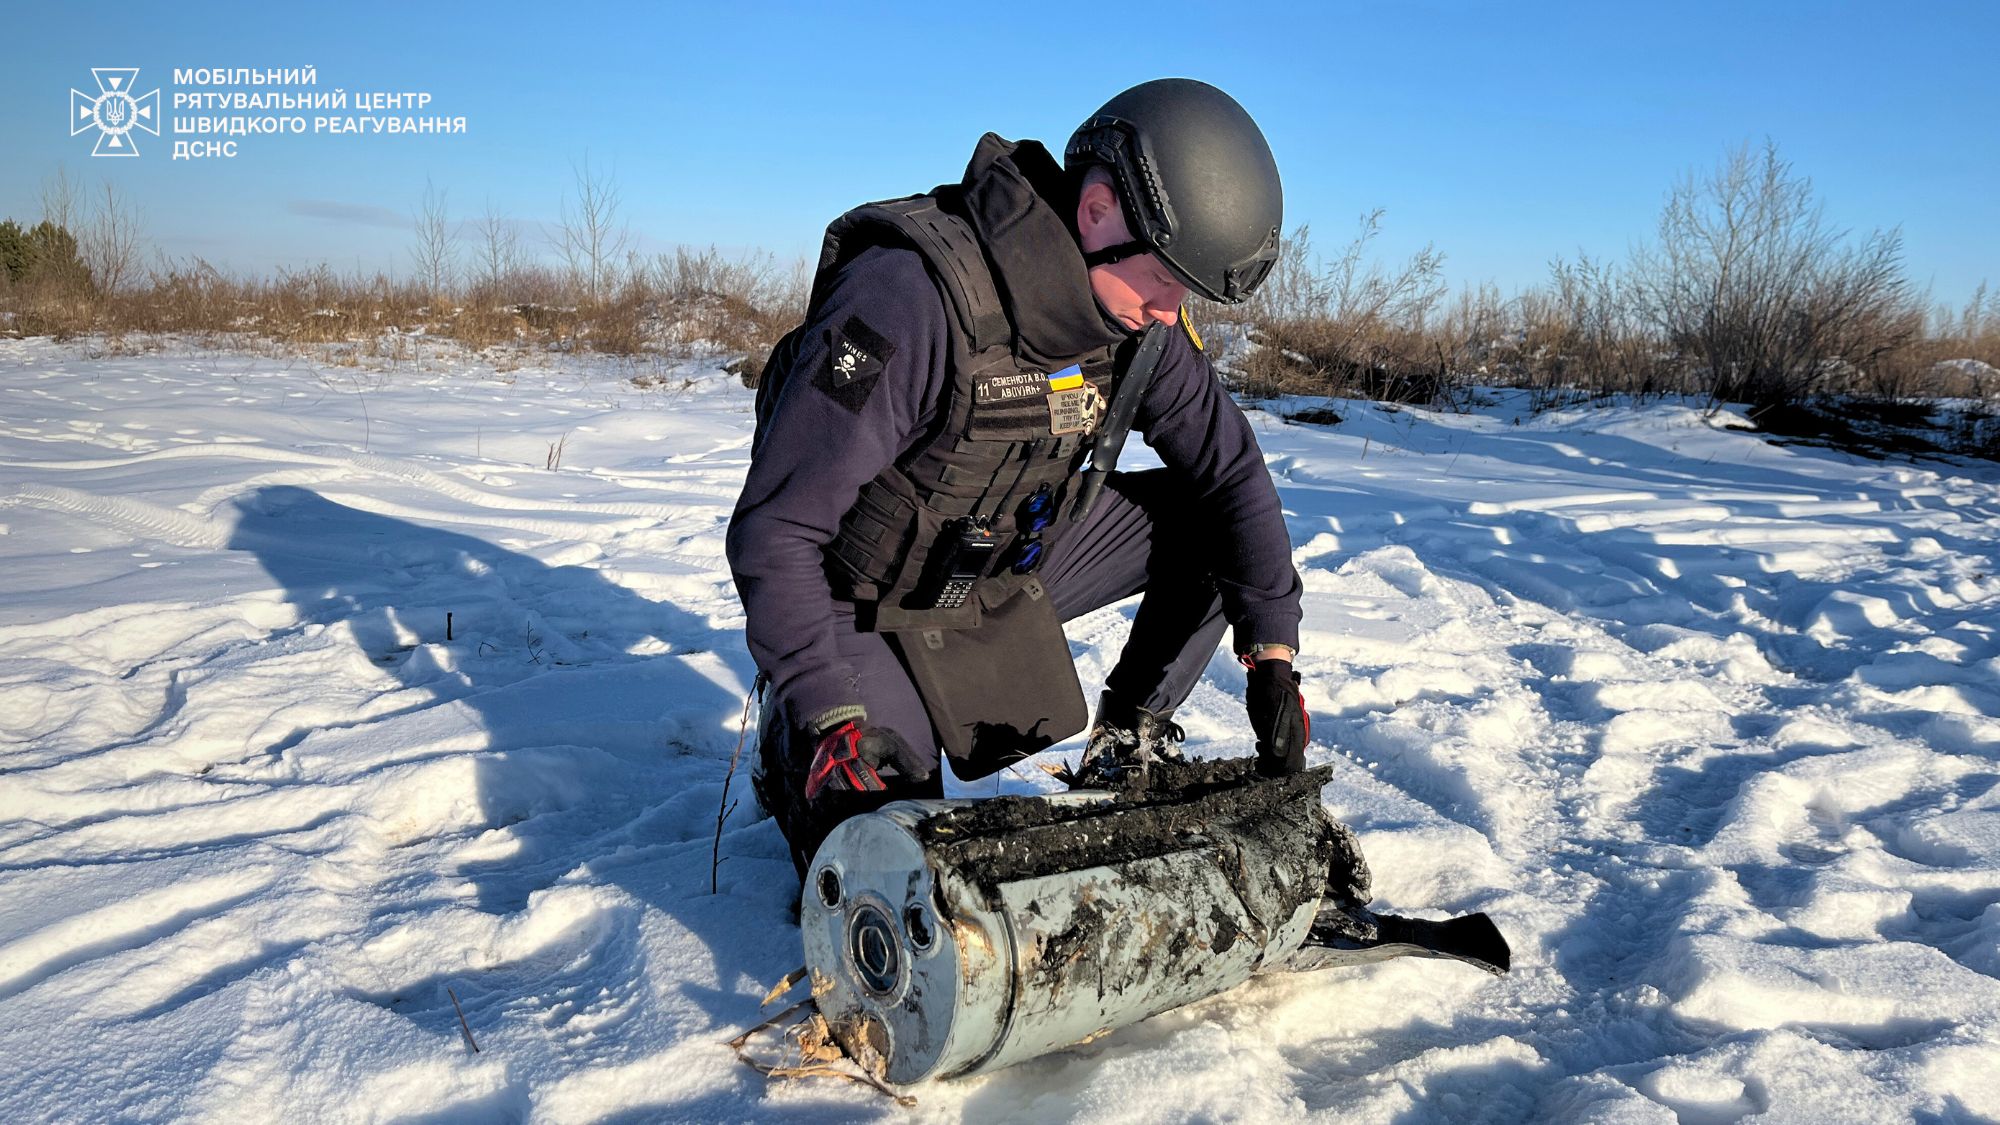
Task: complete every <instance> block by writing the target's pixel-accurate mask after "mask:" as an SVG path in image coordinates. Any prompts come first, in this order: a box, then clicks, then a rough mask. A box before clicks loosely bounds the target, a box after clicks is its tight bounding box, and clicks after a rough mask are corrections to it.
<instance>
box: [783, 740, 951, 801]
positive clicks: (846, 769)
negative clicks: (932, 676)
mask: <svg viewBox="0 0 2000 1125" xmlns="http://www.w3.org/2000/svg"><path fill="white" fill-rule="evenodd" d="M884 766H893V767H894V768H895V773H894V774H893V775H892V776H893V777H899V778H902V779H904V780H907V781H922V780H924V779H925V778H928V777H929V776H930V775H931V770H932V766H931V764H930V763H929V762H926V761H924V760H923V759H922V758H920V757H918V755H917V752H916V751H915V750H914V749H912V748H911V747H910V744H909V743H907V742H905V741H903V736H902V735H899V734H897V733H896V732H895V731H892V730H890V729H888V728H887V727H864V726H861V725H860V724H858V723H855V722H853V721H851V720H850V721H848V722H845V723H842V724H840V725H839V726H837V727H835V728H833V729H832V730H830V731H828V732H826V734H824V735H822V736H821V737H820V740H819V742H818V743H817V744H815V745H814V747H813V760H812V767H811V768H810V769H809V770H807V771H806V800H808V801H817V800H819V797H820V794H822V793H825V792H827V791H828V790H845V791H848V792H853V793H877V792H880V791H882V790H884V789H887V788H888V785H887V784H885V783H884V782H883V780H882V774H881V772H880V771H881V769H882V767H884Z"/></svg>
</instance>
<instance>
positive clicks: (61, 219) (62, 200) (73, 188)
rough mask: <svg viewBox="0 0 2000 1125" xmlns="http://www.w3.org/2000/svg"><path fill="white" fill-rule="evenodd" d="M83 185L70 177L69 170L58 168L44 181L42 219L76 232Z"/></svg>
mask: <svg viewBox="0 0 2000 1125" xmlns="http://www.w3.org/2000/svg"><path fill="white" fill-rule="evenodd" d="M82 199H83V187H82V185H80V184H78V183H77V182H76V181H75V180H72V179H70V178H69V170H68V169H66V168H64V167H63V166H62V165H60V164H58V165H56V170H55V172H54V173H53V174H51V175H50V176H49V177H48V178H47V179H45V180H43V181H42V219H43V220H44V221H46V222H50V223H54V224H55V225H56V226H59V227H61V228H63V229H64V230H66V231H69V232H70V233H71V234H74V233H76V226H77V215H78V212H79V211H81V210H82Z"/></svg>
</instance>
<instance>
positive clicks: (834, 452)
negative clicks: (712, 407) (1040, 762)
mask: <svg viewBox="0 0 2000 1125" xmlns="http://www.w3.org/2000/svg"><path fill="white" fill-rule="evenodd" d="M945 315H946V313H945V306H944V297H943V294H941V293H940V292H939V291H938V288H937V285H936V283H934V282H933V281H932V280H931V277H930V273H929V270H928V269H927V267H926V266H925V265H924V261H923V259H922V257H920V256H919V255H918V254H917V253H916V252H915V251H914V250H907V249H900V248H890V247H875V248H871V249H869V250H866V251H863V252H862V253H861V254H859V255H856V256H855V258H854V260H853V261H852V262H850V263H848V264H847V265H846V266H845V267H843V268H842V269H841V271H840V272H839V274H838V275H837V276H836V278H835V280H834V283H833V285H832V286H831V288H830V289H829V291H828V294H827V296H826V299H825V301H824V302H823V303H822V305H821V307H820V309H819V311H818V312H817V313H816V314H815V315H814V317H813V320H812V322H811V324H810V325H809V326H808V327H807V330H806V332H805V334H804V337H803V339H802V340H801V342H800V348H799V353H798V358H797V360H796V362H795V363H794V364H793V367H792V371H791V374H790V376H789V377H788V378H787V379H786V381H785V384H784V388H783V391H782V393H781V396H780V398H779V399H778V401H777V404H776V409H775V410H774V411H773V412H772V415H771V419H770V422H769V424H768V426H767V428H766V430H765V432H764V435H763V438H762V441H761V445H760V447H759V450H758V453H757V457H756V459H755V460H754V461H753V462H752V463H751V466H750V474H749V477H748V478H747V479H746V480H745V482H744V485H743V494H742V496H741V497H740V498H739V499H738V500H737V502H736V512H735V514H734V516H732V517H731V519H730V524H729V533H728V540H727V541H728V551H729V568H730V570H731V572H732V573H733V574H734V575H735V578H736V590H737V593H738V594H739V595H740V596H741V597H742V599H743V612H744V615H745V618H746V632H747V634H748V638H749V644H750V654H751V656H752V657H754V658H755V659H756V661H757V666H758V667H759V668H761V669H763V670H765V671H767V672H769V673H770V674H771V678H772V686H773V687H774V688H775V689H776V690H777V691H778V692H779V693H780V696H779V698H781V699H784V700H785V701H786V707H787V709H788V711H789V713H790V717H791V719H792V721H794V722H798V723H804V722H805V721H806V720H808V719H811V718H813V717H814V716H817V715H822V714H825V713H826V712H828V711H831V710H833V709H835V708H843V707H850V706H855V705H858V704H859V703H860V701H861V699H860V693H859V691H858V690H857V689H856V687H855V684H854V682H853V678H852V676H851V674H850V673H849V672H848V671H847V669H846V668H845V667H844V666H843V664H842V662H841V660H840V659H839V656H838V654H837V653H836V651H835V647H834V608H833V591H832V589H831V588H830V587H829V586H828V584H827V578H826V573H825V570H824V569H823V565H822V562H821V552H822V550H823V549H824V548H825V547H826V545H827V544H828V543H831V542H832V541H833V538H834V535H835V534H836V533H837V532H838V531H839V528H840V519H841V517H842V516H843V515H845V514H846V513H847V510H848V509H849V508H851V507H853V506H854V501H855V498H856V497H857V496H858V495H859V494H860V492H861V487H862V485H864V484H866V483H868V482H869V481H870V480H872V479H874V477H875V475H876V474H878V473H880V472H881V471H882V470H883V469H885V468H887V467H888V466H889V465H891V464H892V463H894V462H895V460H896V459H897V458H898V457H899V456H901V455H902V454H903V453H905V452H906V451H907V450H908V449H909V448H910V447H911V446H912V445H913V444H914V443H915V442H916V441H918V440H919V439H920V438H921V437H922V436H923V435H924V434H925V432H926V431H927V430H928V429H929V427H930V426H931V425H932V424H933V422H934V421H935V418H934V414H935V412H936V410H937V409H938V408H939V406H940V405H941V404H942V403H943V401H944V399H945V398H946V394H945V386H944V384H945V380H946V378H947V377H948V372H947V370H946V367H947V364H948V356H949V352H948V350H947V345H948V339H949V337H948V334H947V327H946V321H945Z"/></svg>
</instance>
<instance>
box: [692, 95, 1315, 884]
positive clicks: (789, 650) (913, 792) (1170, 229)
mask: <svg viewBox="0 0 2000 1125" xmlns="http://www.w3.org/2000/svg"><path fill="white" fill-rule="evenodd" d="M1282 209H1283V208H1282V193H1281V190H1280V186H1279V181H1278V173H1277V167H1276V164H1275V162H1274V161H1273V159H1272V156H1271V151H1270V148H1269V146H1268V145H1267V144H1266V142H1265V140H1264V137H1263V134H1262V133H1261V132H1260V131H1259V130H1258V128H1257V125H1256V123H1255V122H1254V121H1252V120H1251V119H1250V117H1249V115H1248V114H1247V113H1245V112H1244V111H1243V109H1242V107H1241V106H1239V105H1237V103H1236V102H1235V101H1234V100H1232V99H1231V98H1230V97H1229V96H1228V95H1226V94H1224V93H1223V92H1222V91H1220V90H1217V89H1215V88H1214V87H1212V86H1208V85H1205V84H1203V83H1200V82H1195V81H1191V80H1186V79H1163V80H1159V81H1154V82H1147V83H1144V84H1141V85H1139V86H1136V87H1134V88H1132V89H1130V90H1127V91H1125V92H1124V93H1122V94H1119V95H1118V96H1117V97H1115V98H1113V99H1112V100H1111V101H1110V102H1108V103H1106V104H1105V106H1104V107H1103V108H1102V109H1100V110H1099V111H1098V112H1097V113H1096V114H1094V115H1092V116H1091V117H1090V118H1089V119H1088V120H1087V121H1085V122H1084V123H1083V125H1082V126H1081V127H1080V128H1079V129H1078V130H1077V131H1076V133H1075V135H1073V136H1072V137H1071V138H1070V142H1069V145H1068V147H1067V149H1066V151H1065V153H1064V165H1062V166H1058V165H1057V163H1056V162H1055V160H1054V159H1053V158H1052V157H1051V156H1050V155H1049V153H1048V152H1047V151H1046V150H1045V149H1044V148H1043V147H1042V146H1041V145H1040V144H1038V143H1036V142H1033V141H1023V142H1019V143H1013V142H1008V141H1004V140H1002V139H1000V138H999V137H997V136H995V135H993V134H990V133H989V134H987V136H986V137H984V138H983V139H982V140H981V141H980V143H979V145H978V147H977V149H976V150H975V151H974V153H973V156H972V161H971V164H970V165H969V166H968V167H967V169H966V172H965V177H964V179H963V180H962V181H961V182H960V183H957V184H949V185H945V186H942V187H939V188H937V189H935V190H934V191H932V192H931V193H930V194H927V195H921V196H915V197H912V198H909V199H904V200H896V201H890V202H886V203H878V204H870V205H866V206H863V207H859V208H857V209H855V210H853V211H850V212H848V213H847V214H845V215H843V216H841V217H840V218H839V219H837V220H835V221H834V223H833V224H832V226H830V227H829V228H828V230H827V236H826V242H825V247H824V250H823V252H822V255H821V260H820V265H819V271H818V273H817V275H816V276H815V278H814V280H813V291H812V298H811V303H810V306H809V311H808V314H807V317H806V322H805V323H804V325H802V326H801V327H800V328H798V329H796V330H795V331H793V332H792V333H791V334H790V335H788V336H786V337H785V339H784V340H783V341H782V342H780V343H779V345H778V347H777V348H776V349H775V350H774V352H773V354H772V356H771V360H770V362H769V364H768V365H767V366H766V369H765V374H764V381H763V383H762V384H761V385H760V387H759V390H758V400H757V423H758V424H757V438H756V443H755V445H754V447H753V452H752V461H751V467H750V473H749V478H748V479H747V480H746V482H745V484H744V488H743V494H742V497H741V498H740V499H739V500H738V502H737V506H736V512H735V516H734V519H733V521H732V523H731V525H730V529H729V537H728V544H729V562H730V567H731V570H732V571H733V573H734V575H735V579H736V584H737V589H738V590H739V591H740V593H741V595H742V599H743V606H744V610H745V612H746V614H747V616H748V634H749V645H750V651H751V654H752V655H753V656H754V657H755V659H756V661H757V665H758V667H759V668H760V669H761V670H762V671H763V672H764V674H765V675H767V676H768V677H769V679H770V683H771V689H772V690H771V695H770V698H769V700H768V701H767V706H766V711H765V721H764V723H763V726H762V728H761V729H762V731H763V735H762V740H761V742H762V745H761V747H760V754H759V763H758V775H757V790H758V795H759V798H760V799H761V800H762V801H763V802H764V805H765V807H766V808H767V809H768V810H769V811H770V812H771V813H772V814H773V815H774V816H775V817H776V818H777V820H778V822H779V824H780V826H781V827H782V829H783V830H784V833H785V836H786V839H787V840H788V841H789V842H790V845H791V849H792V853H793V858H794V859H795V861H796V862H797V863H798V865H799V869H800V871H801V872H803V871H804V870H805V867H806V865H807V864H808V862H809V861H810V860H811V858H812V855H813V852H814V851H815V850H816V849H817V848H818V846H819V843H820V842H821V841H822V840H823V839H824V838H825V836H826V834H827V832H829V831H830V830H831V829H832V827H833V826H834V825H835V824H837V823H838V822H839V821H840V820H842V819H844V818H845V817H847V816H851V815H853V814H855V813H856V812H860V811H863V810H866V809H870V808H874V807H877V806H879V805H881V804H883V803H885V802H887V801H890V800H895V799H899V798H904V797H921V796H936V795H940V793H941V786H942V781H941V778H940V773H939V770H938V755H939V749H940V747H941V748H942V749H943V751H944V752H945V753H947V754H949V755H950V756H951V758H952V764H953V770H954V772H955V773H956V774H957V775H958V776H959V777H961V778H967V779H970V778H977V777H982V776H985V775H987V774H990V773H993V772H994V771H996V770H999V769H1001V768H1003V767H1005V766H1007V765H1008V764H1010V763H1013V762H1016V761H1019V760H1021V759H1022V758H1024V757H1026V756H1028V755H1030V754H1033V753H1035V752H1036V751H1038V750H1041V749H1044V748H1046V747H1048V746H1050V745H1053V744H1054V743H1056V742H1058V741H1060V740H1062V739H1064V738H1067V737H1069V736H1070V735H1072V734H1074V733H1076V732H1077V731H1079V730H1081V729H1083V726H1084V722H1085V707H1084V701H1083V695H1082V691H1081V689H1080V687H1079V686H1078V681H1077V677H1076V669H1075V666H1074V663H1073V661H1072V659H1071V656H1070V652H1069V648H1068V645H1067V642H1066V641H1065V639H1064V637H1063V633H1062V628H1061V623H1062V622H1063V621H1066V620H1069V619H1070V618H1073V617H1076V616H1078V615H1080V614H1084V613H1088V612H1090V611H1091V610H1094V609H1097V608H1099V607H1101V606H1104V605H1108V604H1110V603H1112V602H1115V601H1118V600H1120V599H1122V598H1126V597H1129V596H1131V595H1132V594H1135V593H1139V592H1141V591H1144V595H1145V596H1144V597H1143V598H1142V599H1141V601H1140V603H1139V608H1138V611H1137V614H1136V615H1135V617H1134V618H1133V622H1132V632H1131V636H1130V638H1129V640H1128V641H1127V642H1126V645H1125V647H1124V650H1123V651H1122V652H1121V653H1120V655H1119V660H1118V663H1117V666H1116V667H1114V668H1113V669H1112V671H1111V674H1110V675H1109V677H1108V678H1107V680H1106V685H1105V691H1104V694H1103V696H1102V697H1101V699H1100V700H1099V702H1098V707H1097V715H1096V719H1095V722H1094V725H1093V726H1092V727H1091V733H1090V736H1089V740H1088V743H1087V746H1086V749H1085V751H1084V756H1083V762H1082V765H1081V766H1080V768H1079V769H1078V771H1077V772H1076V774H1075V775H1074V782H1075V783H1076V784H1081V785H1090V786H1118V785H1126V784H1132V783H1134V782H1138V781H1142V780H1143V774H1144V771H1145V769H1146V766H1147V764H1148V763H1149V762H1151V761H1153V760H1155V759H1156V758H1159V757H1163V756H1164V757H1174V756H1178V754H1179V751H1178V749H1177V747H1176V746H1175V743H1177V742H1178V741H1180V739H1181V731H1180V728H1179V727H1178V726H1176V725H1175V724H1174V723H1173V721H1172V718H1171V716H1172V713H1173V710H1174V709H1175V708H1176V707H1178V706H1179V705H1180V703H1181V702H1182V701H1183V700H1184V699H1185V698H1186V697H1187V695H1188V693H1189V692H1190V691H1191V690H1193V687H1194V684H1195V682H1196V681H1197V680H1198V679H1199V678H1200V676H1201V673H1202V669H1203V668H1204V667H1205V666H1206V665H1207V663H1208V660H1209V658H1210V656H1211V655H1212V654H1213V653H1214V651H1215V647H1216V645H1217V643H1218V642H1219V641H1220V639H1221V637H1222V635H1223V633H1224V631H1225V629H1226V628H1228V627H1229V626H1232V625H1233V626H1234V628H1235V649H1236V652H1237V653H1238V654H1239V655H1240V656H1241V658H1242V660H1243V662H1244V663H1245V664H1246V665H1248V666H1249V675H1248V684H1249V687H1248V692H1247V705H1248V709H1249V716H1250V722H1251V725H1252V727H1253V728H1254V729H1255V731H1256V734H1257V738H1258V749H1259V754H1260V768H1261V769H1262V770H1263V772H1266V773H1270V774H1283V773H1292V772H1296V771H1298V770H1299V769H1301V768H1302V767H1303V764H1304V753H1305V743H1306V737H1307V729H1306V716H1305V712H1304V708H1303V706H1302V704H1301V701H1300V698H1299V694H1298V688H1297V684H1298V677H1297V675H1296V674H1295V673H1294V672H1293V670H1292V658H1293V654H1294V650H1295V649H1296V647H1297V645H1298V630H1299V616H1300V611H1299V594H1300V588H1301V587H1300V580H1299V576H1298V573H1297V572H1296V571H1295V570H1294V569H1293V567H1292V565H1291V543H1290V540H1289V537H1288V534H1287V531H1286V528H1285V523H1284V518H1283V514H1282V512H1281V511H1280V509H1279V505H1278V497H1277V492H1276V490H1275V488H1274V487H1273V486H1272V483H1271V479H1270V476H1269V474H1268V472H1267V471H1266V470H1265V468H1264V462H1263V456H1262V453H1261V452H1260V451H1259V449H1258V447H1257V441H1256V438H1255V435H1254V434H1253V433H1252V431H1251V428H1250V425H1249V422H1248V420H1247V419H1245V418H1244V416H1243V413H1242V411H1241V410H1240V409H1239V408H1238V407H1237V406H1236V404H1235V403H1234V401H1232V400H1231V399H1230V397H1229V395H1228V393H1227V392H1226V390H1225V389H1224V388H1223V386H1222V384H1221V383H1220V381H1219V380H1218V379H1217V378H1216V376H1215V373H1214V370H1213V368H1212V367H1211V366H1210V364H1209V362H1208V359H1207V358H1206V357H1205V356H1204V355H1203V354H1202V352H1201V344H1200V341H1199V339H1198V338H1197V337H1196V336H1195V335H1194V332H1193V329H1192V328H1191V327H1188V326H1187V325H1186V322H1185V319H1184V318H1183V316H1182V303H1183V301H1184V299H1185V298H1186V296H1187V294H1188V292H1189V291H1190V290H1192V291H1193V292H1196V293H1198V294H1200V295H1201V296H1203V297H1206V298H1208V299H1210V300H1214V301H1224V302H1237V301H1241V300H1243V299H1245V298H1246V297H1248V296H1249V295H1250V293H1251V292H1252V291H1253V290H1254V289H1255V288H1256V287H1257V286H1258V285H1259V284H1260V283H1261V282H1262V281H1263V279H1264V277H1265V275H1266V274H1267V273H1268V272H1269V270H1270V267H1271V265H1272V263H1273V262H1275V260H1276V257H1277V249H1278V231H1279V226H1280V222H1281V216H1282ZM1135 427H1136V428H1137V429H1138V430H1139V431H1140V433H1141V434H1143V435H1144V438H1145V440H1146V442H1147V444H1148V445H1150V446H1152V448H1153V449H1154V450H1155V451H1157V452H1158V454H1159V455H1160V458H1161V459H1162V460H1163V461H1164V462H1165V463H1166V467H1165V468H1164V469H1156V470H1152V471H1148V472H1137V473H1117V472H1113V471H1110V468H1111V465H1112V464H1113V463H1114V462H1115V459H1116V457H1117V450H1118V448H1119V446H1120V445H1121V444H1122V442H1123V440H1124V438H1125V435H1126V433H1127V431H1128V430H1130V429H1132V428H1135Z"/></svg>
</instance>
